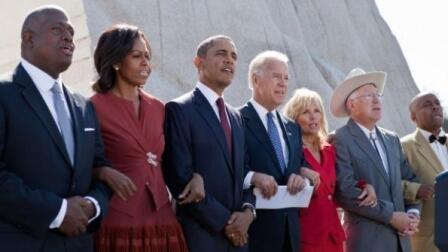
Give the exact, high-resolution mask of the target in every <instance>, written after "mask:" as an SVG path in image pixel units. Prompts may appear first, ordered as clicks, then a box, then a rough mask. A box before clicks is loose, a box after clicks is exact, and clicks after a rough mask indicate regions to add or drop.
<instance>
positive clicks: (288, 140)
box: [276, 111, 299, 174]
mask: <svg viewBox="0 0 448 252" xmlns="http://www.w3.org/2000/svg"><path fill="white" fill-rule="evenodd" d="M276 113H277V118H278V119H279V124H280V127H281V129H282V134H283V139H285V144H286V149H288V165H287V166H286V171H287V170H289V169H291V168H293V167H291V166H292V165H293V162H291V161H292V154H294V153H293V150H292V144H291V143H292V142H293V141H294V140H293V139H292V133H291V131H290V130H289V128H288V127H287V126H286V125H287V123H288V122H287V121H286V119H285V118H284V117H282V116H281V115H280V113H278V111H276ZM295 155H299V153H295ZM296 168H297V167H296ZM286 171H285V174H288V173H287V172H286Z"/></svg>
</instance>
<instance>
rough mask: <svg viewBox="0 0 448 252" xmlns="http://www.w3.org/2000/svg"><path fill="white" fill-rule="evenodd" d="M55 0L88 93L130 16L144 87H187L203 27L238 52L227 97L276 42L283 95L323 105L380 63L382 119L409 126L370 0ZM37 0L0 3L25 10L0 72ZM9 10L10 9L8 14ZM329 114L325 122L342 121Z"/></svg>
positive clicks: (407, 76) (399, 127)
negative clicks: (105, 37) (146, 69)
mask: <svg viewBox="0 0 448 252" xmlns="http://www.w3.org/2000/svg"><path fill="white" fill-rule="evenodd" d="M53 2H55V3H56V4H61V6H63V7H64V8H66V9H67V11H68V12H69V15H70V16H71V19H72V20H73V21H74V25H75V28H76V30H77V35H76V37H75V39H76V42H77V49H76V52H75V57H74V64H73V65H72V67H71V68H70V69H69V70H68V71H67V72H66V73H64V80H65V81H66V82H67V83H69V84H70V85H72V86H73V87H74V89H76V90H80V91H81V92H82V93H84V94H86V95H89V94H90V93H91V91H90V88H89V86H90V81H91V80H92V79H93V78H94V75H93V72H94V71H93V69H92V57H91V52H92V50H93V48H94V46H95V44H96V41H97V39H98V37H99V35H100V34H101V32H102V31H103V30H104V29H106V28H107V27H109V26H111V25H112V24H114V23H117V22H127V23H131V24H135V25H137V26H139V27H141V28H142V29H143V30H144V31H145V33H146V34H147V36H148V37H149V39H150V41H151V44H152V49H153V62H152V64H153V65H154V69H153V72H152V74H151V77H150V80H149V81H148V85H147V86H146V87H145V88H146V89H147V90H149V91H150V92H151V93H153V94H154V95H156V96H158V97H160V98H161V99H162V100H163V101H168V100H170V99H172V98H174V97H176V96H178V95H180V94H181V93H183V92H186V91H187V90H190V89H191V88H193V87H194V85H195V82H196V80H197V71H196V69H195V68H194V66H193V63H192V60H193V57H194V55H195V51H196V46H197V44H198V43H199V42H200V41H201V40H202V39H204V38H206V37H208V36H210V35H215V34H227V35H229V36H230V37H232V38H233V39H234V41H235V43H236V46H237V49H238V54H239V59H238V67H237V72H236V77H235V80H234V82H233V83H232V85H231V87H230V88H229V89H228V90H227V91H226V93H225V96H226V100H227V101H228V102H230V103H231V104H233V105H234V106H240V105H242V104H243V103H244V102H245V101H246V100H248V99H249V97H250V90H249V89H248V87H247V67H248V64H249V62H250V60H251V59H252V58H253V57H254V56H255V55H256V54H257V53H259V52H261V51H263V50H266V49H274V50H278V51H281V52H284V53H286V54H287V55H288V56H289V57H290V91H289V94H290V95H291V94H292V91H293V90H294V89H295V88H298V87H307V88H310V89H313V90H316V91H318V92H319V93H320V94H321V95H322V97H323V99H324V102H325V105H326V106H327V107H328V105H329V99H330V96H331V92H332V90H333V88H334V87H335V86H336V85H337V83H339V81H341V80H342V79H344V77H345V75H346V74H347V73H348V72H349V71H350V70H351V69H352V68H354V67H361V68H363V69H364V70H366V71H369V70H382V71H386V72H387V73H388V81H387V84H386V89H385V94H384V117H383V120H382V121H381V123H380V124H381V125H383V126H384V127H386V128H389V129H391V130H394V131H396V132H398V133H399V134H400V135H403V134H405V133H408V132H410V131H412V130H413V128H414V127H413V125H412V123H411V122H410V120H409V115H408V114H409V113H408V111H407V104H408V102H409V100H410V99H411V97H412V96H413V95H415V94H416V93H417V92H418V89H417V87H416V85H415V83H414V80H413V79H412V76H411V73H410V71H409V68H408V65H407V63H406V60H405V58H404V56H403V53H402V51H401V49H400V46H399V45H398V43H397V40H396V39H395V37H394V35H393V34H392V32H391V31H390V29H389V27H388V25H387V24H386V23H385V21H384V20H383V18H382V17H381V16H380V14H379V11H378V9H377V7H376V4H375V1H374V0H345V1H342V0H319V1H316V0H290V1H271V0H244V1H235V0H230V1H221V0H194V1H185V0H169V1H162V0H134V1H126V0H95V1H89V0H83V1H80V0H76V1H71V2H70V4H67V3H65V1H61V0H58V1H53ZM27 3H28V4H27ZM43 3H46V1H24V2H23V4H22V2H21V4H16V5H15V6H16V7H13V8H19V9H20V11H14V10H11V8H1V9H2V11H0V12H2V13H3V12H5V11H6V12H7V13H11V14H12V13H15V14H17V13H19V15H20V16H22V18H20V19H19V20H17V21H15V22H12V23H14V24H16V25H14V26H13V28H11V29H12V30H14V31H16V33H14V34H12V33H11V32H9V33H8V32H7V36H5V37H3V38H1V39H0V42H1V43H0V52H2V53H1V55H2V60H1V62H0V63H1V64H0V72H1V73H3V72H4V71H6V70H11V69H12V68H13V67H14V66H15V65H16V62H18V59H19V56H20V55H19V53H18V50H17V49H18V43H19V39H20V35H19V30H20V25H21V21H22V20H23V15H24V14H25V13H26V12H27V11H28V10H30V9H31V8H32V7H35V6H36V5H39V4H43ZM79 10H81V11H79ZM82 10H84V12H82ZM15 14H14V15H9V16H11V18H14V17H15V16H17V15H15ZM7 16H8V15H7ZM84 18H87V28H88V31H86V30H85V19H84ZM6 20H10V19H6ZM17 22H18V23H17ZM11 29H10V30H11ZM5 41H6V42H5ZM90 41H92V43H91V44H90ZM89 44H90V52H89V50H88V46H89ZM11 48H14V50H13V51H14V52H13V53H11V50H10V49H11ZM12 54H13V55H14V57H11V56H10V55H12ZM5 55H6V56H5ZM328 111H329V110H328V108H327V112H328ZM327 115H328V113H327ZM328 117H329V121H330V129H335V128H336V127H338V126H340V125H342V124H343V123H344V122H345V119H342V120H341V119H339V120H337V119H334V118H332V117H331V116H330V115H328Z"/></svg>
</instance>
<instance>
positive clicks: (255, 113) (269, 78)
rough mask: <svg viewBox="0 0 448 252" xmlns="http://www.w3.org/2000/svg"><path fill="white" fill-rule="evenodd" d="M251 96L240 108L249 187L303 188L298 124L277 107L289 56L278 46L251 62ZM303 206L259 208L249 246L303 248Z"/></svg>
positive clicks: (270, 251) (269, 191)
mask: <svg viewBox="0 0 448 252" xmlns="http://www.w3.org/2000/svg"><path fill="white" fill-rule="evenodd" d="M248 78H249V87H250V89H251V90H252V99H251V100H250V101H249V102H248V103H247V104H246V105H245V106H243V107H242V108H241V109H240V112H241V115H242V116H243V119H244V122H245V137H246V144H247V149H248V153H249V160H250V161H249V167H250V169H251V171H250V172H249V173H248V174H247V176H246V178H245V181H244V182H245V183H244V184H245V187H250V186H251V185H253V186H255V187H258V188H259V189H261V191H262V193H263V196H264V197H267V198H269V197H271V196H273V195H275V193H276V191H277V185H287V189H288V191H289V193H291V194H296V193H298V192H299V191H300V190H301V189H302V188H303V187H304V185H305V181H304V179H303V178H302V177H301V176H300V175H299V174H300V168H301V167H302V166H304V165H305V160H304V157H303V151H302V137H301V134H300V128H299V127H298V125H297V124H296V123H295V122H293V121H292V120H290V119H287V118H285V117H283V116H282V115H281V114H280V113H278V112H277V110H276V109H277V108H278V107H279V106H280V105H281V104H282V103H283V101H284V99H285V97H286V95H287V91H288V58H287V57H286V55H284V54H282V53H279V52H276V51H265V52H262V53H260V54H259V55H257V56H256V57H255V58H254V59H253V60H252V61H251V63H250V64H249V75H248ZM298 217H299V209H298V208H281V209H273V210H271V209H269V210H257V219H256V220H255V221H254V223H253V224H252V226H251V227H250V231H249V247H250V251H254V252H255V251H256V252H263V251H266V252H279V251H294V252H297V251H299V218H298Z"/></svg>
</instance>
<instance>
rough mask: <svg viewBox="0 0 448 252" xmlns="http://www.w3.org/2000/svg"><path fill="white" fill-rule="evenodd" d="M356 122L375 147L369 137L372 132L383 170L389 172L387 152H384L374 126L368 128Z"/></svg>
mask: <svg viewBox="0 0 448 252" xmlns="http://www.w3.org/2000/svg"><path fill="white" fill-rule="evenodd" d="M356 124H358V126H359V127H360V128H361V130H362V132H364V134H365V135H366V137H367V139H368V140H369V142H370V144H371V145H372V147H373V148H375V146H374V145H373V142H372V140H371V139H370V134H372V138H373V140H374V141H375V144H376V147H377V148H378V152H379V153H380V157H381V162H382V163H383V167H384V170H385V171H386V173H387V174H389V163H388V161H387V154H386V151H385V150H384V146H383V144H382V143H381V141H380V140H379V139H378V136H377V134H376V128H373V130H369V129H368V128H366V127H364V126H362V125H361V124H359V123H356Z"/></svg>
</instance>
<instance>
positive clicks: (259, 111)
mask: <svg viewBox="0 0 448 252" xmlns="http://www.w3.org/2000/svg"><path fill="white" fill-rule="evenodd" d="M249 102H250V103H252V106H254V109H255V111H256V112H257V114H258V116H259V117H260V118H262V119H263V120H264V119H265V118H266V115H267V113H269V112H273V113H272V115H273V118H272V119H274V120H277V113H276V110H273V111H268V110H267V109H266V108H265V107H263V105H261V104H260V103H258V102H257V101H256V100H255V99H254V98H251V99H250V101H249Z"/></svg>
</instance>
